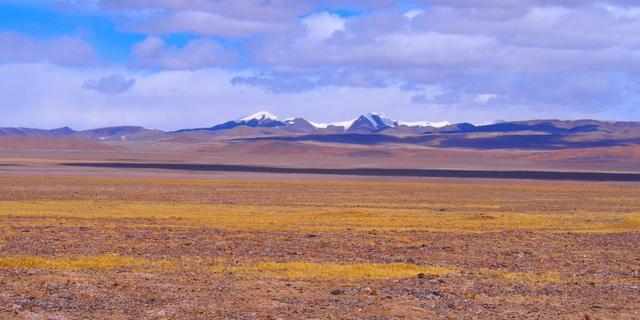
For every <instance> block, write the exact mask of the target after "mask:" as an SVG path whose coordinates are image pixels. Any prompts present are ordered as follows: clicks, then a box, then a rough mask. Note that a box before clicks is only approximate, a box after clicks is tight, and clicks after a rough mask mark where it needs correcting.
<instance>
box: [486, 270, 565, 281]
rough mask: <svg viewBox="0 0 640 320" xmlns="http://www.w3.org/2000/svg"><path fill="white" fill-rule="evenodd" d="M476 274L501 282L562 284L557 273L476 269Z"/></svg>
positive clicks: (560, 277)
mask: <svg viewBox="0 0 640 320" xmlns="http://www.w3.org/2000/svg"><path fill="white" fill-rule="evenodd" d="M475 271H476V272H478V273H480V274H484V275H488V276H491V277H494V278H498V279H501V280H505V281H509V282H516V283H523V282H524V283H531V282H533V283H562V282H564V280H563V278H562V276H561V275H560V273H558V272H554V271H550V272H542V273H533V272H511V271H506V270H492V269H476V270H475Z"/></svg>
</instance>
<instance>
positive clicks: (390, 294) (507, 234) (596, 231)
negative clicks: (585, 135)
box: [0, 166, 640, 319]
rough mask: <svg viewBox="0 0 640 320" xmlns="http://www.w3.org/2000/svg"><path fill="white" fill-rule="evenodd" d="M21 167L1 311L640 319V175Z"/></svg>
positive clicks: (36, 315) (1, 272)
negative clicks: (510, 177)
mask: <svg viewBox="0 0 640 320" xmlns="http://www.w3.org/2000/svg"><path fill="white" fill-rule="evenodd" d="M44 168H47V167H46V166H45V167H44ZM16 170H17V169H16V168H13V169H11V170H9V171H6V172H5V171H3V172H4V173H7V172H8V173H9V174H3V175H2V177H1V178H0V288H2V289H1V290H0V318H8V319H11V318H18V319H20V318H23V319H107V318H108V319H130V318H135V319H141V318H142V319H145V318H146V319H211V318H237V319H275V318H285V319H286V318H344V319H354V318H372V319H387V318H406V319H416V318H434V317H441V318H481V319H495V318H544V319H550V318H553V319H558V318H567V319H579V318H583V317H585V316H589V317H591V318H592V319H595V318H600V319H637V318H638V317H640V313H639V311H638V310H640V251H639V250H638V248H637V246H638V243H640V185H638V184H632V183H625V184H622V183H602V182H600V183H567V182H528V181H526V180H517V181H510V182H503V181H500V180H487V181H485V180H428V179H413V180H411V182H408V181H409V180H403V179H399V178H395V179H393V178H389V179H386V178H378V179H369V181H355V179H351V178H347V177H342V178H336V177H334V178H332V179H328V180H327V179H325V180H320V179H319V178H317V179H312V178H310V177H308V176H305V177H302V178H296V177H295V176H294V177H290V178H288V179H285V180H283V179H266V178H265V177H266V176H260V175H253V176H251V175H249V176H243V177H242V178H241V179H239V178H233V179H229V178H228V176H227V178H226V179H224V178H222V177H221V176H218V177H217V178H216V176H207V175H187V174H182V175H168V174H166V173H158V172H154V171H146V172H147V173H146V174H144V175H137V176H134V175H129V174H127V173H126V172H127V171H124V172H122V171H116V169H101V170H103V171H97V173H98V174H96V172H93V171H90V172H89V173H87V172H85V173H84V174H82V173H78V172H75V173H73V174H72V173H70V172H68V171H61V172H58V174H56V176H55V177H54V176H46V175H42V176H38V174H36V173H39V174H42V173H43V172H46V171H41V172H38V171H35V173H34V172H32V173H31V174H17V173H19V171H16ZM23 170H26V169H23ZM65 170H71V169H65ZM74 170H76V169H74ZM77 170H79V169H77ZM105 170H111V171H105ZM65 172H66V174H63V173H65ZM129 172H131V171H129ZM125 174H127V175H128V177H126V176H125ZM189 177H191V178H189ZM212 177H213V178H215V179H212Z"/></svg>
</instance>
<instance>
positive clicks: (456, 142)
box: [0, 111, 640, 149]
mask: <svg viewBox="0 0 640 320" xmlns="http://www.w3.org/2000/svg"><path fill="white" fill-rule="evenodd" d="M2 136H5V137H57V138H77V139H83V140H94V141H99V142H100V141H102V142H111V143H126V142H128V141H137V142H145V141H157V142H167V141H172V142H182V143H189V142H203V141H220V140H224V141H256V140H274V141H297V142H317V143H342V144H360V145H379V144H413V145H420V146H427V147H440V148H475V149H562V148H584V147H602V146H605V147H606V146H626V145H635V144H640V122H612V121H598V120H570V121H562V120H528V121H503V122H497V123H493V124H486V125H474V124H471V123H449V122H447V121H442V122H428V121H413V122H405V121H399V120H396V119H394V118H392V117H389V116H387V115H384V114H381V113H375V112H372V113H368V114H364V115H361V116H358V117H357V118H355V119H352V120H350V121H343V122H334V123H319V122H313V121H309V120H307V119H304V118H289V119H282V120H281V119H279V118H278V117H276V116H275V115H273V114H271V113H269V112H266V111H261V112H258V113H255V114H252V115H250V116H246V117H243V118H240V119H237V120H231V121H226V122H223V123H220V124H217V125H213V126H211V127H206V128H188V129H181V130H177V131H162V130H152V129H146V128H144V127H138V126H119V127H109V128H99V129H92V130H83V131H75V130H73V129H71V128H68V127H64V128H58V129H52V130H43V129H33V128H0V137H2Z"/></svg>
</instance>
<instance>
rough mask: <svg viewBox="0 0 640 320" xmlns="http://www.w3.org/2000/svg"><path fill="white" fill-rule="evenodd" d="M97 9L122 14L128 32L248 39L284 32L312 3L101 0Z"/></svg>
mask: <svg viewBox="0 0 640 320" xmlns="http://www.w3.org/2000/svg"><path fill="white" fill-rule="evenodd" d="M98 6H99V7H101V8H104V9H107V10H111V11H114V12H117V13H126V14H124V15H122V19H121V20H122V21H123V24H122V27H123V28H124V29H125V30H132V31H137V32H145V33H148V34H153V35H160V34H173V33H193V34H198V35H205V36H213V35H216V36H227V37H246V36H251V35H255V34H262V33H269V32H276V31H282V30H285V29H286V28H287V27H288V26H289V25H291V23H292V22H293V21H294V20H295V19H296V17H297V16H299V15H301V14H303V13H304V12H307V11H308V10H310V9H311V8H312V6H313V1H310V0H278V1H262V0H217V1H206V0H198V1H181V0H178V1H168V0H134V1H129V0H127V1H124V0H101V1H98Z"/></svg>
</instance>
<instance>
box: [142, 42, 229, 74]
mask: <svg viewBox="0 0 640 320" xmlns="http://www.w3.org/2000/svg"><path fill="white" fill-rule="evenodd" d="M133 55H134V58H135V61H136V64H137V65H138V66H139V67H143V68H159V69H168V70H194V69H202V68H211V67H221V66H226V65H229V64H231V63H233V62H234V61H235V60H236V58H237V56H236V53H235V52H233V51H231V50H227V49H225V48H224V47H223V46H222V45H220V44H219V43H218V42H216V41H214V40H208V39H195V40H191V41H189V42H188V43H187V44H186V45H184V46H183V47H171V46H168V45H167V44H166V43H165V42H164V40H163V39H162V38H160V37H147V38H146V39H145V40H143V41H142V42H139V43H137V44H136V45H135V46H134V47H133Z"/></svg>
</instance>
